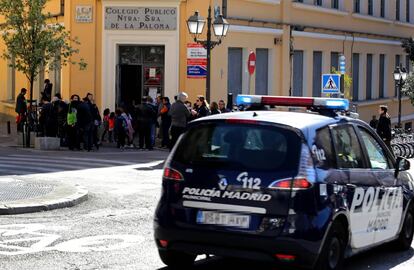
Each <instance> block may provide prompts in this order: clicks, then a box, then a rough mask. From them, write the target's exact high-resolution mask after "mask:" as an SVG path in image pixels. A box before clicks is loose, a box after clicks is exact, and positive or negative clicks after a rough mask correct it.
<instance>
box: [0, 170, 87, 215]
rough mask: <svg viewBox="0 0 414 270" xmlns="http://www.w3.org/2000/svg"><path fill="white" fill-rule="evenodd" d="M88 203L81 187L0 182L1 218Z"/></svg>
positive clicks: (50, 183)
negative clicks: (2, 216)
mask: <svg viewBox="0 0 414 270" xmlns="http://www.w3.org/2000/svg"><path fill="white" fill-rule="evenodd" d="M87 199H88V190H87V189H86V188H85V187H83V186H80V185H69V184H65V183H60V182H50V181H33V180H22V179H15V178H12V177H5V178H0V215H15V214H25V213H34V212H42V211H49V210H54V209H60V208H67V207H73V206H75V205H78V204H80V203H82V202H84V201H86V200H87Z"/></svg>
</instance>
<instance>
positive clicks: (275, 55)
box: [0, 0, 414, 120]
mask: <svg viewBox="0 0 414 270" xmlns="http://www.w3.org/2000/svg"><path fill="white" fill-rule="evenodd" d="M120 2H122V3H123V4H125V3H126V4H127V5H131V6H132V5H136V6H140V2H141V0H135V1H127V0H125V1H120ZM161 2H162V1H157V4H159V3H161ZM171 2H174V1H173V0H168V1H165V3H171ZM175 2H177V3H178V4H179V7H180V8H179V11H180V17H179V18H178V22H179V40H178V41H177V42H179V50H178V51H177V54H178V55H179V63H177V64H178V66H179V74H180V75H179V89H177V91H178V90H181V91H186V92H188V93H189V94H190V100H191V101H194V100H195V98H196V96H197V95H200V94H203V95H205V85H206V83H205V80H204V79H188V78H187V74H186V73H187V44H188V43H193V42H194V41H193V37H192V36H191V35H190V34H189V33H188V30H187V26H186V20H187V18H188V17H189V16H191V15H193V13H194V11H195V10H199V11H200V13H201V15H202V16H203V17H207V9H208V5H209V4H211V5H213V6H214V5H221V3H222V1H221V0H203V1H201V0H181V1H180V0H176V1H175ZM227 2H228V8H227V9H228V19H229V21H230V23H231V24H232V26H235V25H237V26H247V27H256V28H254V29H259V30H260V31H262V30H263V31H265V32H266V29H267V30H269V29H271V30H272V31H273V32H272V33H260V31H257V32H255V31H234V30H232V29H231V28H230V31H229V34H228V36H227V37H226V38H225V39H224V40H223V43H222V44H221V45H220V46H218V47H216V48H215V49H214V50H213V51H212V58H211V59H212V60H211V63H212V67H211V101H217V100H219V99H226V96H227V74H228V63H227V59H228V49H229V48H231V47H237V48H243V50H244V53H245V54H247V53H248V52H249V51H251V50H252V51H255V50H256V49H258V48H266V49H269V54H270V57H269V65H270V66H269V69H270V70H271V71H272V72H271V74H270V77H269V79H270V81H271V84H270V86H271V87H270V89H269V94H273V95H288V93H289V87H290V76H291V71H290V67H289V66H290V62H289V49H290V44H289V41H290V38H291V36H290V28H291V25H299V26H307V28H305V29H304V32H305V33H311V34H312V33H313V34H327V35H330V36H331V37H332V36H337V37H341V36H344V35H346V36H347V40H346V41H345V42H343V41H342V40H338V39H335V38H328V39H322V38H317V37H300V36H293V46H294V49H295V50H303V51H304V53H305V55H304V57H305V59H304V60H305V63H306V66H305V68H304V77H305V87H304V94H305V95H311V94H312V74H313V70H312V69H313V65H312V64H313V59H312V54H313V51H322V52H323V73H328V72H329V70H330V53H331V52H342V49H343V47H344V53H345V56H346V58H347V72H348V74H350V72H351V59H352V53H360V54H361V55H360V57H361V59H366V54H368V53H370V54H373V55H374V58H376V59H377V58H378V56H379V54H386V55H387V63H388V64H387V66H386V67H387V69H386V74H388V75H387V80H386V82H387V84H386V87H385V89H386V96H388V97H390V98H384V99H381V100H377V99H374V100H372V101H360V102H357V104H358V108H359V112H360V114H361V118H362V119H364V120H369V119H370V118H371V116H372V115H373V114H376V113H377V108H378V105H379V104H382V103H384V104H388V105H389V107H390V113H391V115H392V116H393V117H396V115H397V100H396V99H395V98H393V96H394V82H393V78H392V72H393V70H394V65H395V63H394V59H395V55H396V54H400V55H402V56H403V58H402V59H401V60H402V62H403V63H405V58H404V57H405V54H404V52H403V50H402V48H401V47H400V46H397V45H391V44H385V43H384V42H382V43H381V42H380V43H375V42H370V43H368V42H354V43H353V42H352V34H351V33H350V32H351V31H353V32H354V36H355V37H356V38H367V39H375V40H382V41H384V40H385V41H395V40H396V39H390V38H389V37H387V36H395V37H409V36H413V34H414V12H412V13H413V14H412V17H413V18H412V22H411V24H407V23H401V22H395V20H394V18H393V16H394V14H395V5H394V4H392V3H394V1H386V2H387V4H389V7H388V12H387V18H385V19H381V18H377V17H378V16H377V17H373V16H367V15H364V14H366V12H367V10H366V7H363V8H362V11H361V13H362V14H354V13H353V12H352V9H353V5H352V2H353V1H339V2H341V3H343V4H344V5H343V7H342V8H341V10H340V11H335V10H332V9H328V8H326V7H325V8H320V7H315V6H313V5H311V4H308V5H305V4H298V3H293V1H292V0H282V1H269V0H267V1H261V0H228V1H227ZM304 2H305V3H313V1H311V0H305V1H304ZM330 2H331V1H324V3H325V4H328V3H330ZM361 2H362V3H364V2H365V1H361ZM374 2H375V3H377V2H379V1H374ZM146 3H148V1H146ZM77 5H91V6H92V7H93V23H77V22H75V8H76V6H77ZM102 5H103V1H98V0H71V1H69V0H67V1H65V9H64V16H63V17H57V19H53V20H51V21H56V20H57V21H59V22H62V23H64V25H65V27H66V28H67V29H68V30H70V31H71V36H72V38H74V37H78V38H79V40H80V42H81V46H79V49H80V53H79V55H77V56H75V57H73V59H72V60H74V61H78V60H79V59H80V58H84V59H85V61H86V62H87V64H88V67H87V70H85V71H80V70H79V67H78V66H75V65H69V66H67V67H63V69H62V79H61V80H62V86H61V88H62V95H63V97H64V98H65V99H68V98H69V97H70V95H72V94H79V95H80V96H81V97H83V96H84V95H85V94H86V93H87V92H91V93H94V94H95V99H96V101H97V103H98V105H101V101H102V100H103V88H104V87H108V86H105V85H103V81H104V80H103V79H104V78H103V77H102V76H115V75H114V74H103V70H104V67H103V60H104V57H105V55H103V48H104V44H103V36H104V34H103V27H104V26H103V21H104V18H103V17H102V15H103V10H102ZM160 5H162V4H160ZM60 8H61V7H60V0H51V1H50V2H48V4H47V11H48V12H50V13H52V14H59V13H60ZM376 13H378V10H377V9H376ZM404 16H405V9H404V8H403V9H402V18H403V19H404V18H405V17H404ZM403 19H402V20H403ZM312 27H313V28H312ZM244 29H252V28H244ZM329 29H331V30H329ZM332 29H335V31H332ZM344 31H345V32H347V33H345V32H344ZM356 32H361V33H359V34H358V33H356ZM366 33H371V34H376V35H367V34H366ZM201 38H205V32H204V35H203V36H202V37H201ZM275 39H277V44H275ZM4 49H5V48H4V45H3V44H2V42H0V50H2V51H3V50H4ZM246 66H247V62H246V63H244V62H243V74H244V77H245V78H244V81H245V82H244V85H243V91H244V92H246V93H247V89H248V88H249V85H248V82H247V81H246V78H248V76H247V77H246V75H245V74H246V70H245V69H246ZM360 69H361V70H363V71H364V70H365V69H366V64H365V61H362V62H361V65H360ZM166 72H168V70H166ZM363 73H364V72H361V77H360V80H361V81H363V80H364V78H365V75H363ZM47 76H48V75H47V74H46V77H47ZM373 80H378V78H377V76H375V71H374V75H373ZM8 83H9V82H8V72H7V64H6V62H5V60H4V59H1V60H0V100H2V101H6V100H7V99H8V92H7V89H8ZM362 84H363V83H362ZM362 84H361V88H360V92H361V93H362V92H363V93H365V87H364V86H363V85H362ZM21 87H28V84H27V81H26V80H25V78H24V77H23V76H22V75H21V74H17V75H16V87H15V89H16V95H17V92H18V91H19V89H20V88H21ZM113 87H115V86H113ZM373 87H374V88H375V89H374V91H373V92H374V93H376V92H378V89H377V88H378V83H377V82H375V83H373ZM254 90H255V75H253V76H252V77H251V84H250V93H254ZM114 91H115V89H114ZM37 93H38V91H37ZM37 93H36V95H37ZM36 95H35V97H37V96H36ZM364 96H365V94H362V97H364ZM170 98H172V96H171V97H170ZM1 108H2V107H1V104H0V112H1V110H2V109H1ZM403 112H404V114H405V115H411V114H414V110H413V109H412V106H411V104H410V102H409V101H408V100H405V101H404V102H403ZM412 118H413V119H414V116H413V117H412Z"/></svg>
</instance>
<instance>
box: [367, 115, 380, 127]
mask: <svg viewBox="0 0 414 270" xmlns="http://www.w3.org/2000/svg"><path fill="white" fill-rule="evenodd" d="M369 126H370V127H372V128H373V129H377V126H378V119H377V116H376V115H373V116H372V119H371V121H370V122H369Z"/></svg>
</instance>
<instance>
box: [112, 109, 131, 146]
mask: <svg viewBox="0 0 414 270" xmlns="http://www.w3.org/2000/svg"><path fill="white" fill-rule="evenodd" d="M122 113H123V112H122V110H121V109H116V111H115V114H116V120H115V132H116V134H117V147H118V148H120V149H121V150H124V149H125V139H126V136H127V132H128V124H127V122H126V120H125V117H123V116H122Z"/></svg>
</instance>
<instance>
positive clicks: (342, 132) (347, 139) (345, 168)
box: [331, 124, 380, 249]
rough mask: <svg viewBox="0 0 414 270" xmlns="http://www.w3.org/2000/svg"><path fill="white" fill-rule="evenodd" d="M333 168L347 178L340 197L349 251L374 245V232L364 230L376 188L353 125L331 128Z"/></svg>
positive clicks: (376, 183) (373, 214)
mask: <svg viewBox="0 0 414 270" xmlns="http://www.w3.org/2000/svg"><path fill="white" fill-rule="evenodd" d="M331 132H332V137H333V141H334V148H335V155H336V160H337V168H338V170H340V171H341V172H342V173H343V174H345V175H347V176H348V179H347V180H348V184H347V185H346V187H345V191H344V194H345V196H346V199H347V206H348V210H349V221H350V230H351V246H352V248H356V249H358V248H363V247H367V246H369V245H372V244H373V243H374V239H375V233H374V231H369V230H367V227H368V221H369V219H367V218H366V217H367V216H371V215H372V216H375V213H372V212H371V211H374V210H372V209H371V207H370V206H371V203H372V201H373V200H374V196H375V191H376V188H377V187H380V185H379V183H378V181H377V179H376V177H375V175H374V174H373V173H372V172H371V169H370V168H369V167H368V161H367V159H366V157H365V155H364V152H363V151H362V147H361V143H360V140H359V139H358V136H357V134H356V131H355V129H354V126H353V125H351V124H342V125H337V126H334V127H332V130H331Z"/></svg>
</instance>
